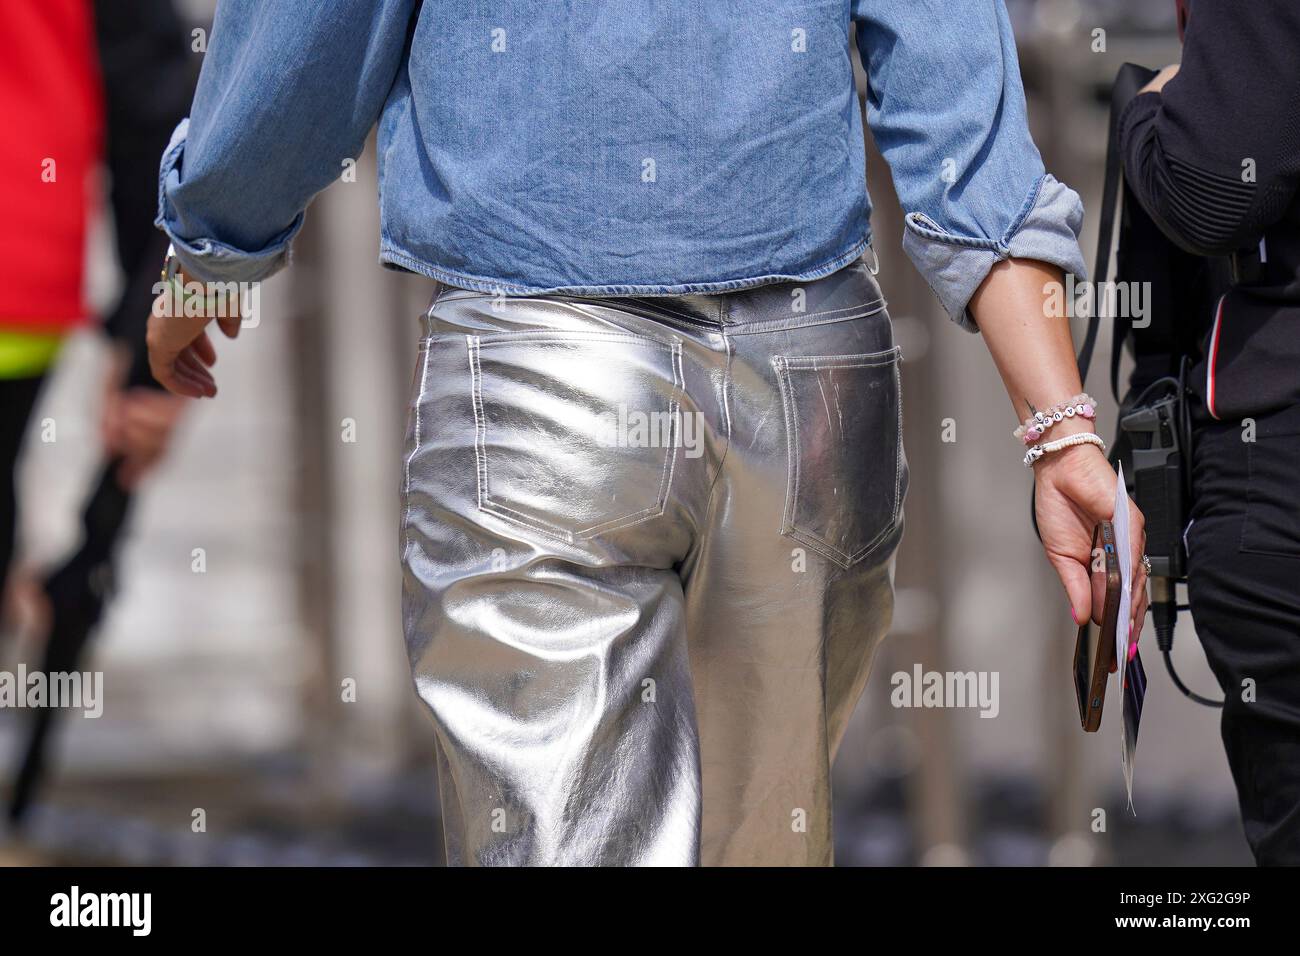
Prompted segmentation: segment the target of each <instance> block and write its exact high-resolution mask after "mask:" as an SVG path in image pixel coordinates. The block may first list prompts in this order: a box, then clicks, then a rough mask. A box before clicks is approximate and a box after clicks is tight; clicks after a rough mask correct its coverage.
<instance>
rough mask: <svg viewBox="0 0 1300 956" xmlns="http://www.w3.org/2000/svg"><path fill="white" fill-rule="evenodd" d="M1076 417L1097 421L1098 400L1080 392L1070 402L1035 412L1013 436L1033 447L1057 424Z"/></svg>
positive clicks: (1059, 403)
mask: <svg viewBox="0 0 1300 956" xmlns="http://www.w3.org/2000/svg"><path fill="white" fill-rule="evenodd" d="M1076 415H1078V416H1080V417H1082V418H1087V419H1089V420H1092V419H1095V418H1096V417H1097V400H1096V399H1095V398H1093V397H1092V396H1091V395H1088V394H1087V393H1085V392H1080V393H1079V394H1078V395H1076V396H1074V397H1073V398H1071V399H1070V400H1069V401H1065V402H1058V403H1057V404H1055V405H1053V406H1052V407H1051V408H1046V409H1043V410H1042V411H1039V412H1034V414H1032V415H1030V416H1029V417H1028V418H1026V419H1025V423H1024V424H1023V425H1021V426H1020V427H1019V428H1017V429H1016V430H1015V431H1014V432H1012V434H1013V435H1015V437H1016V438H1019V439H1020V440H1021V441H1023V442H1024V443H1025V444H1026V445H1032V444H1033V443H1034V442H1036V441H1038V439H1040V438H1042V437H1043V434H1044V433H1045V432H1046V431H1047V430H1048V429H1049V428H1051V427H1052V426H1053V425H1055V424H1056V423H1057V422H1061V421H1064V420H1065V419H1067V418H1074V417H1075V416H1076Z"/></svg>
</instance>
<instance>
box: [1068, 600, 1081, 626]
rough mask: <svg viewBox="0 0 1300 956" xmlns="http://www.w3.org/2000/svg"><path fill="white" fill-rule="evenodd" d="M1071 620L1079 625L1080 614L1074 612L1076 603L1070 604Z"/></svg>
mask: <svg viewBox="0 0 1300 956" xmlns="http://www.w3.org/2000/svg"><path fill="white" fill-rule="evenodd" d="M1070 620H1072V621H1074V626H1075V627H1078V626H1079V616H1078V615H1077V614H1075V613H1074V605H1070Z"/></svg>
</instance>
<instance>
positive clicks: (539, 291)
mask: <svg viewBox="0 0 1300 956" xmlns="http://www.w3.org/2000/svg"><path fill="white" fill-rule="evenodd" d="M870 245H871V235H870V233H868V234H867V235H865V236H863V237H862V238H861V239H860V240H858V242H856V243H854V245H853V246H852V247H850V248H849V249H848V250H847V251H846V252H842V253H840V254H839V255H837V256H835V257H834V258H833V259H829V260H827V261H825V262H822V263H819V264H818V265H816V266H813V267H812V268H810V269H805V270H802V271H800V272H796V273H769V274H767V275H761V276H752V277H749V278H744V279H720V280H718V281H714V282H686V283H679V284H676V285H671V284H660V283H649V284H645V283H612V284H608V285H568V286H545V287H542V286H528V285H521V284H519V283H517V282H507V281H505V280H503V279H493V278H489V277H485V276H473V275H467V274H465V273H462V272H456V271H455V270H453V269H445V268H443V267H441V266H438V265H435V264H433V263H431V262H426V261H425V260H423V259H419V258H417V257H415V256H412V255H410V254H408V253H406V252H403V251H401V250H400V249H397V248H395V247H393V246H392V245H391V244H388V243H381V245H380V250H379V261H380V263H382V264H385V265H395V266H399V267H400V268H403V269H406V270H408V271H410V272H414V273H417V274H419V275H422V276H426V277H427V278H430V279H436V280H437V281H439V282H443V283H446V284H447V285H451V286H455V287H456V288H458V289H467V290H469V291H471V292H491V293H500V294H502V295H515V296H538V295H580V296H624V295H638V296H653V295H711V294H716V293H721V292H738V291H740V290H742V289H753V288H756V287H758V286H763V285H773V284H775V283H777V282H812V281H813V280H815V279H821V278H823V277H825V276H828V275H830V274H831V273H833V272H839V271H840V270H841V269H843V268H844V267H845V266H847V265H849V264H850V263H852V262H853V261H854V260H856V259H859V258H861V256H862V254H863V253H864V252H866V250H867V247H868V246H870Z"/></svg>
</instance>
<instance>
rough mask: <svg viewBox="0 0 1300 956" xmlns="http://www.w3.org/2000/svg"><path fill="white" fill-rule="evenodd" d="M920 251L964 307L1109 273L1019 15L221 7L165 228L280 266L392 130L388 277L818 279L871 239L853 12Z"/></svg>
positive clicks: (915, 0) (943, 293) (220, 261)
mask: <svg viewBox="0 0 1300 956" xmlns="http://www.w3.org/2000/svg"><path fill="white" fill-rule="evenodd" d="M852 22H856V23H857V41H858V47H859V50H860V52H861V54H862V61H863V64H864V65H865V67H866V71H867V76H868V83H869V92H868V101H867V118H868V122H869V123H870V126H871V129H872V133H873V135H874V137H875V141H876V143H877V145H878V146H879V147H880V149H881V151H882V153H883V154H884V156H885V159H886V160H887V161H888V163H889V166H890V169H891V170H892V174H893V179H894V185H895V188H896V190H897V193H898V195H899V197H900V199H901V201H902V205H903V208H904V210H905V211H906V213H907V229H906V236H905V248H906V249H907V252H908V254H909V255H910V257H911V258H912V260H913V261H914V262H915V263H916V265H917V266H918V268H920V270H921V272H922V273H923V274H924V275H925V277H926V278H927V279H928V281H929V283H930V285H931V287H932V288H933V289H934V291H935V293H936V294H937V295H938V297H939V299H940V300H941V301H942V302H943V305H944V307H945V308H946V309H947V311H948V313H949V314H950V315H951V316H952V317H953V318H954V319H956V320H957V321H958V322H959V323H961V324H963V325H964V326H965V327H967V328H974V326H973V323H971V321H970V319H969V316H968V315H967V312H966V304H967V302H968V301H969V299H970V297H971V294H972V293H973V292H974V291H975V289H976V288H977V287H978V286H979V284H980V283H981V282H982V281H983V279H984V277H985V276H986V275H987V273H988V271H989V269H990V268H991V267H992V266H993V264H994V263H996V262H997V261H999V260H1001V259H1005V258H1008V257H1010V256H1015V257H1022V258H1030V259H1039V260H1043V261H1046V262H1050V263H1054V264H1056V265H1059V266H1061V267H1063V268H1064V269H1066V270H1067V271H1071V272H1074V273H1076V274H1077V275H1079V276H1082V275H1083V274H1084V265H1083V261H1082V256H1081V253H1080V250H1079V246H1078V231H1079V228H1080V225H1081V220H1082V207H1081V204H1080V202H1079V198H1078V196H1077V195H1076V194H1075V193H1074V192H1073V191H1071V190H1070V189H1068V188H1067V187H1065V186H1064V185H1062V184H1061V183H1059V182H1057V181H1056V180H1055V179H1054V178H1053V177H1052V176H1050V175H1047V174H1045V172H1044V169H1043V163H1042V160H1041V158H1040V157H1039V154H1038V150H1037V149H1036V148H1035V146H1034V143H1033V141H1032V140H1031V139H1030V136H1029V131H1028V126H1027V122H1026V115H1025V97H1024V91H1023V89H1022V86H1021V82H1020V74H1019V69H1018V66H1017V62H1016V50H1015V42H1014V38H1013V37H1012V33H1011V27H1010V23H1009V21H1008V18H1007V14H1006V10H1005V8H1004V7H1003V4H1002V2H1001V0H744V2H742V0H707V2H701V0H572V2H567V3H540V2H532V3H525V2H521V0H496V2H492V3H487V2H483V0H455V2H453V0H424V2H423V3H420V2H418V0H328V2H326V0H221V3H220V5H219V6H218V8H217V15H216V21H215V24H214V26H213V30H212V35H211V38H210V42H209V45H208V50H207V53H206V54H205V58H204V63H203V71H202V75H201V78H200V81H199V86H198V91H197V93H196V95H195V98H194V105H193V108H192V110H191V114H190V117H189V119H188V120H186V121H185V122H183V123H182V124H181V125H180V126H179V127H178V128H177V130H176V133H175V135H174V136H173V138H172V142H171V144H170V146H169V147H168V149H167V151H166V153H165V154H164V156H163V160H162V174H161V184H160V189H159V212H158V224H159V226H161V227H162V228H163V229H164V230H166V232H167V233H168V235H169V236H170V237H171V239H172V241H173V243H174V244H175V246H176V249H177V254H178V256H179V258H180V259H181V262H182V265H183V266H184V267H185V268H186V270H187V271H188V272H190V273H192V274H193V275H195V276H196V277H198V278H203V279H212V280H231V279H234V280H244V281H251V280H256V279H260V278H264V277H266V276H268V275H270V274H271V273H273V272H275V271H276V270H277V269H279V268H281V267H282V266H283V265H284V264H285V263H286V261H287V259H288V254H289V246H290V242H291V240H292V239H293V237H294V234H295V233H297V231H298V230H299V229H300V228H301V226H302V222H303V211H304V209H305V207H306V206H307V204H308V203H309V202H310V200H311V198H312V197H313V196H314V195H315V194H316V193H318V192H319V191H321V190H322V189H324V188H325V187H326V186H328V185H329V184H330V183H331V182H333V181H334V180H336V179H339V178H340V177H341V176H342V174H343V173H344V172H345V171H346V170H347V169H348V168H349V166H350V164H349V160H352V159H354V158H355V157H357V156H358V155H359V154H360V152H361V150H362V147H363V145H364V143H365V140H366V137H367V135H368V133H369V131H370V129H371V127H372V126H374V124H375V122H376V121H378V124H379V132H378V153H379V204H380V211H381V239H380V251H379V258H380V261H381V262H383V263H385V264H386V265H389V266H392V267H396V268H403V269H408V270H411V271H413V272H418V273H421V274H423V275H427V276H431V277H433V278H436V279H439V280H441V281H444V282H447V283H450V284H452V285H455V286H460V287H462V288H467V289H476V290H480V291H495V290H501V291H503V292H505V293H506V294H512V295H531V294H541V293H547V292H568V293H574V294H585V295H630V294H637V295H653V294H656V293H660V294H666V293H674V294H679V293H690V292H720V291H726V290H731V289H741V288H746V287H749V286H755V285H761V284H763V283H766V282H773V281H778V280H784V279H795V280H811V279H814V278H817V277H819V276H823V275H826V274H828V273H830V272H833V271H835V270H836V269H839V268H841V267H842V266H844V265H846V264H848V263H850V262H852V261H853V260H854V259H856V258H857V257H859V256H860V255H861V254H862V253H863V252H864V250H865V249H866V246H867V244H868V242H869V241H870V226H869V215H870V204H869V201H868V199H867V193H866V187H865V182H864V179H865V174H864V148H863V130H862V117H861V110H860V109H859V106H858V99H857V96H856V92H855V89H854V80H853V69H852V63H851V58H850V49H851V44H850V42H849V35H850V24H851V23H852Z"/></svg>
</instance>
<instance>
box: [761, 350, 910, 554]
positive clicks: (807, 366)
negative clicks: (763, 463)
mask: <svg viewBox="0 0 1300 956" xmlns="http://www.w3.org/2000/svg"><path fill="white" fill-rule="evenodd" d="M900 358H901V349H900V348H899V347H898V346H894V347H893V348H891V349H888V350H886V351H884V352H872V353H869V354H862V355H837V356H818V355H809V356H786V355H777V356H774V357H773V358H772V364H773V365H774V366H776V369H777V384H778V386H779V387H780V390H781V405H782V411H783V412H784V415H785V421H786V473H787V475H788V477H787V480H786V497H785V508H784V512H783V514H782V517H781V532H780V533H781V534H783V535H786V536H787V537H790V538H794V539H795V540H796V541H799V542H800V543H802V544H805V545H807V546H808V547H810V548H812V549H813V550H814V551H817V552H818V553H820V554H822V555H824V556H826V557H828V558H830V559H831V560H832V561H834V562H835V563H836V564H838V565H839V566H840V567H842V568H849V567H852V566H853V565H854V564H856V563H857V562H859V561H861V560H862V559H863V558H865V557H866V556H867V555H868V554H870V553H871V552H872V551H874V550H875V549H876V548H877V547H879V546H880V545H881V544H882V543H883V542H884V541H885V540H886V539H887V537H888V536H889V534H890V533H891V532H893V531H894V530H895V529H896V528H897V527H898V513H899V510H900V508H901V507H902V501H901V497H902V496H901V491H902V483H903V455H902V448H903V404H902V377H901V375H900V373H899V371H898V363H899V359H900ZM885 365H892V366H893V376H894V394H895V395H896V396H898V400H897V402H896V406H895V407H896V412H895V415H894V418H895V421H896V422H897V425H896V427H895V442H896V444H895V446H894V447H895V451H894V497H893V503H892V506H891V509H890V520H889V523H888V524H887V525H885V527H883V528H882V529H881V530H880V531H879V532H877V534H876V535H875V537H873V538H872V539H871V540H870V541H869V542H868V543H867V544H865V545H863V546H862V547H860V548H859V549H858V550H857V551H854V552H853V553H852V554H849V553H846V552H844V551H841V550H840V549H839V548H837V547H835V546H834V545H833V544H831V543H830V542H828V541H824V540H823V539H822V538H820V537H818V536H817V535H815V534H813V533H812V532H809V531H804V530H802V529H800V528H798V527H796V526H795V524H794V511H795V507H796V505H797V502H798V497H799V484H800V478H801V477H802V462H801V460H800V456H799V454H798V448H799V421H798V415H797V414H796V409H795V407H794V388H793V385H792V384H791V382H790V377H789V370H790V369H791V368H797V369H800V370H805V371H806V370H812V371H816V370H818V369H824V368H879V367H881V366H885Z"/></svg>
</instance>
